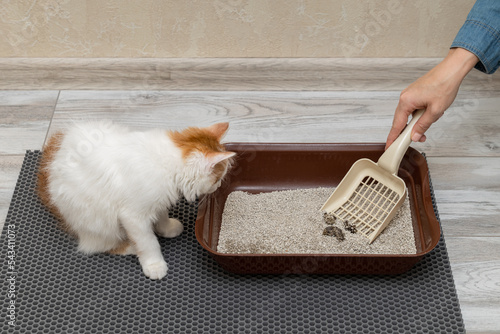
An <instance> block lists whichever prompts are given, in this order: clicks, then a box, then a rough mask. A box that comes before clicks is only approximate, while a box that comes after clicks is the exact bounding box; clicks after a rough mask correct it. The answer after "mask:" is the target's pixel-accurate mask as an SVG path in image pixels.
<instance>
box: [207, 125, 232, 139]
mask: <svg viewBox="0 0 500 334" xmlns="http://www.w3.org/2000/svg"><path fill="white" fill-rule="evenodd" d="M228 128H229V123H228V122H222V123H216V124H213V125H210V126H208V127H206V128H205V129H206V130H208V131H209V132H210V133H212V134H213V135H214V136H215V137H217V140H218V141H220V140H221V139H222V138H223V137H224V135H225V134H226V132H227V129H228Z"/></svg>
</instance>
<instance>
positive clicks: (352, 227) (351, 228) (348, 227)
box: [342, 219, 358, 233]
mask: <svg viewBox="0 0 500 334" xmlns="http://www.w3.org/2000/svg"><path fill="white" fill-rule="evenodd" d="M342 224H343V225H344V229H346V230H347V231H349V232H351V233H357V232H358V229H357V228H356V225H354V224H351V223H349V221H348V220H347V219H344V220H343V221H342Z"/></svg>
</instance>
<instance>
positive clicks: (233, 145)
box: [195, 142, 441, 267]
mask: <svg viewBox="0 0 500 334" xmlns="http://www.w3.org/2000/svg"><path fill="white" fill-rule="evenodd" d="M224 145H225V147H226V149H227V150H228V151H230V150H235V149H236V150H239V152H237V153H243V152H251V151H252V150H254V151H260V152H262V151H265V152H274V151H276V152H278V151H279V152H293V151H297V149H298V148H300V149H302V150H304V151H307V150H311V151H312V150H314V151H316V152H331V151H338V152H342V151H352V150H353V149H357V151H360V152H362V151H373V150H382V151H383V149H384V147H385V143H262V142H259V143H254V142H229V143H225V144H224ZM408 152H410V154H411V155H414V154H416V155H418V156H420V157H422V158H423V159H424V160H425V168H426V169H425V171H424V172H425V173H427V181H428V182H427V183H426V184H423V185H424V186H425V188H426V189H425V190H426V191H427V192H428V194H426V195H428V196H429V197H431V196H432V195H431V191H432V190H431V185H430V183H429V182H430V177H429V168H428V164H427V159H426V158H425V156H424V155H423V154H422V153H420V152H418V151H417V150H415V149H414V148H412V147H409V148H408ZM405 183H406V182H405ZM411 191H413V192H415V189H412V190H411ZM216 192H217V191H216ZM216 192H214V193H213V194H209V195H206V196H205V198H204V199H203V200H200V202H199V206H198V213H197V218H196V221H195V235H196V239H197V241H198V243H199V244H200V246H202V247H203V248H204V249H205V250H206V251H207V252H209V253H210V254H211V255H212V256H213V257H214V258H215V259H217V258H220V259H224V258H227V259H234V258H308V257H314V258H335V259H341V258H346V259H347V258H356V259H379V260H383V259H387V260H388V259H395V260H396V259H399V260H401V259H407V260H413V261H414V264H416V263H417V262H418V261H419V260H420V259H421V258H422V257H424V256H425V255H426V254H428V253H430V252H432V251H433V250H434V248H435V247H436V246H437V244H438V243H439V240H440V237H441V229H440V222H439V219H438V217H436V212H435V210H434V209H433V210H432V216H433V217H430V218H432V220H433V222H434V223H435V224H436V226H437V227H439V229H438V232H439V237H437V238H435V240H433V242H432V243H430V244H429V246H428V247H427V248H426V249H423V250H421V251H417V253H415V254H339V253H276V254H266V253H221V252H218V251H217V250H215V249H214V248H212V247H211V246H209V245H208V244H207V243H206V242H205V240H204V237H203V234H204V230H203V227H204V224H205V223H204V222H203V220H205V219H206V218H205V215H206V213H207V210H208V206H209V204H211V202H212V200H213V196H214V194H215V193H216ZM408 196H410V194H408ZM410 202H411V201H410ZM410 205H413V204H410ZM412 211H415V210H413V209H412ZM210 214H213V212H210ZM415 214H416V215H418V217H417V219H418V218H419V216H420V214H418V213H415ZM419 232H420V231H419ZM219 264H220V265H221V266H223V267H224V264H223V263H219Z"/></svg>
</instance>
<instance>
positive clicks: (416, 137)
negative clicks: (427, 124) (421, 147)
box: [411, 132, 422, 142]
mask: <svg viewBox="0 0 500 334" xmlns="http://www.w3.org/2000/svg"><path fill="white" fill-rule="evenodd" d="M420 138H422V134H421V133H417V132H415V133H414V134H413V137H411V140H412V141H414V142H417V141H419V140H420Z"/></svg>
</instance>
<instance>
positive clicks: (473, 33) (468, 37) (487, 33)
mask: <svg viewBox="0 0 500 334" xmlns="http://www.w3.org/2000/svg"><path fill="white" fill-rule="evenodd" d="M451 47H452V48H454V47H460V48H463V49H466V50H468V51H470V52H472V53H474V54H475V55H476V56H477V57H478V58H479V63H477V65H476V68H477V69H478V70H480V71H483V72H485V73H488V74H491V73H493V72H495V71H496V70H497V69H498V67H499V66H500V0H477V1H476V3H475V4H474V7H472V9H471V11H470V13H469V15H468V16H467V20H466V21H465V23H464V25H463V26H462V28H460V31H459V32H458V34H457V36H456V37H455V40H454V41H453V43H452V44H451Z"/></svg>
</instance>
